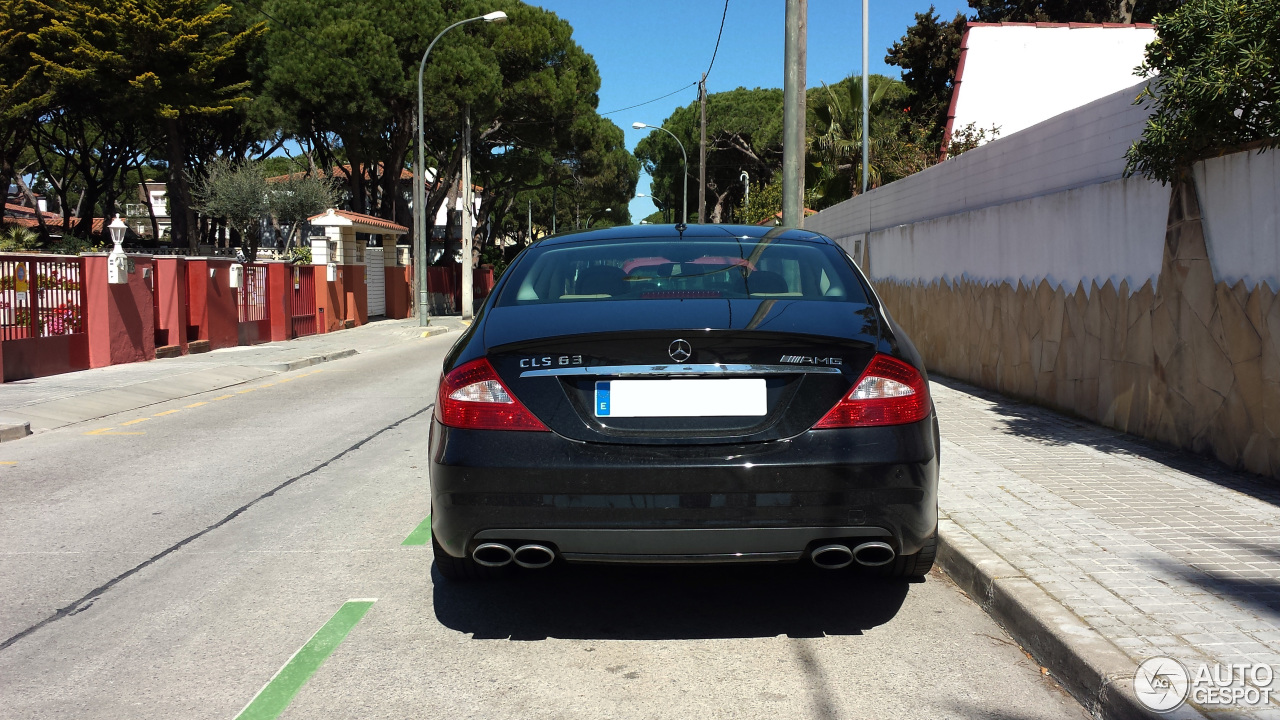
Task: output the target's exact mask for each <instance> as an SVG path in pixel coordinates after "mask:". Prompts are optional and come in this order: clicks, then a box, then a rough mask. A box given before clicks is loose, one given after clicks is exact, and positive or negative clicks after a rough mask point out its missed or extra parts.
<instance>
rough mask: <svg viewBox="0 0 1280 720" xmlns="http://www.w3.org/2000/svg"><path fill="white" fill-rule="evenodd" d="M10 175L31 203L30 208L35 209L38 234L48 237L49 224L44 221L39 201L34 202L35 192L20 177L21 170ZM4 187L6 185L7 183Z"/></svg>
mask: <svg viewBox="0 0 1280 720" xmlns="http://www.w3.org/2000/svg"><path fill="white" fill-rule="evenodd" d="M12 177H13V178H14V179H15V180H17V181H18V189H19V190H21V191H22V195H23V196H24V197H26V198H27V202H29V203H31V208H32V209H33V210H35V211H36V222H37V223H39V225H40V235H41V236H42V237H43V238H44V239H46V240H47V239H48V238H49V226H48V225H46V224H45V222H44V213H43V212H41V211H40V203H38V202H36V196H35V193H33V192H31V188H29V187H27V183H26V181H25V180H23V179H22V173H21V172H15V173H13V174H12ZM5 187H8V185H6V186H5Z"/></svg>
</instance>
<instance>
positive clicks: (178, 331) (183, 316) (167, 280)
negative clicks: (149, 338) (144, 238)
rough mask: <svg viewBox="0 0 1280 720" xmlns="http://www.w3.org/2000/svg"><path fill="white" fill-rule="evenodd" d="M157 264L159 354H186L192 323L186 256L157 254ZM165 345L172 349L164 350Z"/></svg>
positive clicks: (157, 350)
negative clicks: (188, 333)
mask: <svg viewBox="0 0 1280 720" xmlns="http://www.w3.org/2000/svg"><path fill="white" fill-rule="evenodd" d="M155 264H156V270H155V272H156V279H155V283H156V286H155V287H156V289H155V292H156V297H157V298H158V299H159V302H160V313H159V324H158V326H157V327H156V354H157V355H161V356H164V355H166V354H181V355H186V354H187V351H188V348H187V325H188V324H189V317H188V301H187V297H188V295H187V289H188V288H187V260H186V258H181V257H168V256H166V257H157V258H155ZM166 349H169V352H168V353H166V352H165V350H166Z"/></svg>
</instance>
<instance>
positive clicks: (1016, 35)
mask: <svg viewBox="0 0 1280 720" xmlns="http://www.w3.org/2000/svg"><path fill="white" fill-rule="evenodd" d="M965 39H966V46H965V49H964V50H963V56H962V57H963V60H962V61H961V62H962V63H963V70H962V71H961V73H960V77H959V78H958V80H959V83H957V88H958V92H957V94H956V103H955V120H954V122H953V125H952V127H953V128H960V127H963V126H965V125H966V124H968V123H971V122H973V123H977V126H978V127H980V128H989V127H991V126H992V125H998V126H1000V135H1001V136H1004V135H1012V134H1013V133H1015V132H1017V131H1019V130H1022V129H1025V128H1028V127H1031V126H1032V125H1035V124H1037V123H1040V122H1043V121H1045V120H1048V119H1049V118H1051V117H1053V116H1055V115H1058V114H1061V113H1064V112H1066V111H1068V110H1071V109H1072V108H1077V107H1080V106H1081V105H1084V104H1085V103H1088V102H1092V101H1094V100H1097V99H1098V98H1101V97H1104V96H1106V95H1110V94H1111V93H1115V92H1119V91H1121V90H1124V89H1125V88H1128V87H1130V86H1132V85H1133V84H1134V82H1135V81H1136V80H1137V77H1135V76H1134V74H1133V69H1134V68H1135V67H1137V66H1138V64H1139V63H1141V62H1142V56H1143V50H1144V49H1145V48H1146V46H1147V44H1148V43H1150V42H1151V41H1153V40H1155V39H1156V31H1155V29H1154V28H1152V27H1151V26H1150V25H1147V26H1143V27H1135V26H1132V25H1130V26H1123V27H1100V26H1092V27H1079V26H1077V27H1074V28H1073V27H1067V26H1065V25H1064V26H1061V27H1047V26H1044V25H1041V26H1039V27H1037V26H1035V25H974V26H971V27H970V28H969V30H968V33H967V35H966V38H965Z"/></svg>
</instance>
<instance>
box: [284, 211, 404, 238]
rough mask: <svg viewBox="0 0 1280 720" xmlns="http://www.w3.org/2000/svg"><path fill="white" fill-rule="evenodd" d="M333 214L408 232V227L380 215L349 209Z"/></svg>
mask: <svg viewBox="0 0 1280 720" xmlns="http://www.w3.org/2000/svg"><path fill="white" fill-rule="evenodd" d="M327 214H328V213H320V214H319V215H313V216H312V217H309V218H307V219H308V220H319V219H321V218H323V217H325V216H326V215H327ZM333 214H334V215H337V216H338V217H342V218H346V219H347V220H350V221H351V222H353V223H361V224H363V225H370V226H372V227H376V228H382V229H383V230H391V231H393V232H397V233H408V232H409V228H407V227H405V226H403V225H397V224H396V223H393V222H391V221H390V220H385V219H383V218H380V217H374V216H372V215H361V214H360V213H355V212H351V211H350V210H334V211H333Z"/></svg>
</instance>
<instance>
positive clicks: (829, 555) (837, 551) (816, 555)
mask: <svg viewBox="0 0 1280 720" xmlns="http://www.w3.org/2000/svg"><path fill="white" fill-rule="evenodd" d="M809 560H810V561H812V562H813V564H814V565H817V566H818V567H820V568H822V569H824V570H839V569H840V568H842V567H848V566H849V565H850V564H851V563H852V562H853V551H851V550H850V549H849V548H847V547H845V546H844V545H823V546H822V547H820V548H818V549H816V550H814V551H813V552H812V553H810V554H809Z"/></svg>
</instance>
